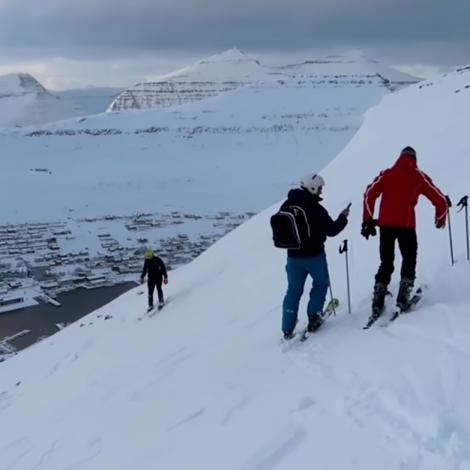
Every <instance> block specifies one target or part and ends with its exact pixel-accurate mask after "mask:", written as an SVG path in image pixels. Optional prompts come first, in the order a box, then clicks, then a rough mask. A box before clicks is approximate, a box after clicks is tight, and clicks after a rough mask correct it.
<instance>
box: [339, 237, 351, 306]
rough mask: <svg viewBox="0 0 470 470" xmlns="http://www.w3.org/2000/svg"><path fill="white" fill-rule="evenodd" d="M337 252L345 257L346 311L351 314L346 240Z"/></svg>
mask: <svg viewBox="0 0 470 470" xmlns="http://www.w3.org/2000/svg"><path fill="white" fill-rule="evenodd" d="M339 253H340V254H341V255H342V254H343V253H344V254H345V257H346V285H347V288H348V311H349V315H351V290H350V287H349V261H348V240H344V241H343V243H342V244H341V245H340V247H339Z"/></svg>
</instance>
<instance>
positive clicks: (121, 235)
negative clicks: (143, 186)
mask: <svg viewBox="0 0 470 470" xmlns="http://www.w3.org/2000/svg"><path fill="white" fill-rule="evenodd" d="M253 215H255V214H254V213H251V212H248V213H242V214H234V213H231V212H217V213H215V214H206V215H196V214H184V213H181V212H178V211H173V212H171V213H168V214H159V213H155V214H137V215H134V216H114V215H109V216H105V217H101V218H87V219H72V218H70V219H68V220H67V221H64V222H41V223H40V222H36V223H24V224H4V225H0V317H1V315H2V314H4V313H7V312H10V313H12V314H15V310H20V309H21V310H23V311H24V309H27V308H28V307H33V306H36V305H38V304H40V303H48V304H51V305H52V306H54V307H58V308H59V307H61V306H62V305H61V303H60V302H59V301H58V299H57V296H58V295H59V294H61V293H64V292H70V291H73V290H75V289H80V288H81V289H87V290H91V289H98V288H104V287H111V286H116V285H119V284H125V283H129V282H135V283H136V284H137V283H138V281H139V278H140V274H141V271H142V267H143V261H144V252H145V250H147V249H149V248H152V249H154V250H155V251H156V253H157V254H158V255H159V256H161V257H162V258H163V260H164V261H165V263H166V265H167V268H168V270H169V271H171V270H172V269H175V268H177V267H178V266H182V265H184V264H187V263H189V262H191V261H192V260H193V259H195V258H196V257H197V256H199V255H200V254H201V253H203V252H204V251H205V250H206V249H207V248H209V247H210V246H211V245H212V244H213V243H215V242H216V241H217V240H218V239H220V238H221V237H222V236H224V235H225V234H227V233H228V232H230V231H231V230H233V229H234V228H235V227H237V226H239V225H240V224H241V223H243V222H245V221H246V220H248V219H249V218H251V217H252V216H253ZM64 307H65V308H66V307H67V306H66V305H64ZM68 324H69V322H66V321H64V322H62V321H61V322H59V323H57V324H56V325H55V326H56V328H57V331H58V330H60V329H62V328H64V327H66V326H67V325H68ZM0 333H1V332H0ZM29 333H30V331H29V330H28V329H21V330H18V331H17V332H15V333H14V334H12V335H7V336H5V335H4V334H3V335H2V334H0V362H2V361H4V360H6V359H8V358H9V357H12V356H14V355H15V354H16V353H17V347H16V345H15V342H18V340H20V341H21V340H22V339H21V338H24V337H25V336H28V335H29ZM38 340H39V339H38Z"/></svg>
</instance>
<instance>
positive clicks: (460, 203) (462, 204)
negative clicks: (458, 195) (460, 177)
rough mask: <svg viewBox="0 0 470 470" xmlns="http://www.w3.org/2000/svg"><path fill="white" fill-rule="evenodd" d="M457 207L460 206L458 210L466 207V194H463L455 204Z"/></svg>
mask: <svg viewBox="0 0 470 470" xmlns="http://www.w3.org/2000/svg"><path fill="white" fill-rule="evenodd" d="M457 207H460V209H459V212H460V211H461V210H462V209H464V208H465V207H468V196H464V197H463V198H462V199H460V201H459V202H458V204H457Z"/></svg>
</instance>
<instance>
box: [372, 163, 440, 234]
mask: <svg viewBox="0 0 470 470" xmlns="http://www.w3.org/2000/svg"><path fill="white" fill-rule="evenodd" d="M420 195H423V196H426V197H427V198H428V199H429V200H430V201H431V203H432V204H433V205H434V207H435V208H436V221H441V222H445V220H446V215H447V212H448V210H449V209H448V206H447V200H446V198H445V196H444V194H442V192H441V191H440V190H439V189H438V188H437V187H436V186H434V183H433V182H432V180H431V178H429V176H428V175H426V174H425V173H423V172H422V171H421V170H419V169H418V166H417V164H416V160H415V159H414V158H413V157H412V156H411V155H407V154H402V155H400V157H399V158H398V160H397V161H396V162H395V164H394V165H393V166H392V167H391V168H388V169H386V170H384V171H382V172H381V173H380V174H379V175H378V176H377V177H376V178H375V179H374V181H373V182H372V183H371V184H370V185H369V186H367V189H366V192H365V194H364V212H363V221H364V222H365V221H367V220H369V219H372V218H373V217H374V207H375V201H376V200H377V198H378V197H379V196H382V201H381V203H380V211H379V219H378V225H379V226H382V225H392V226H398V227H411V228H416V217H415V206H416V204H417V202H418V198H419V196H420Z"/></svg>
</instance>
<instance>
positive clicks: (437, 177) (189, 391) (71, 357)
mask: <svg viewBox="0 0 470 470" xmlns="http://www.w3.org/2000/svg"><path fill="white" fill-rule="evenodd" d="M469 119H470V70H462V71H461V72H457V73H452V74H449V75H448V76H445V77H439V78H436V79H434V80H430V81H426V82H423V83H422V84H420V85H414V86H412V87H410V88H407V89H406V90H403V91H401V92H399V93H397V94H394V95H390V96H387V97H385V98H384V100H383V102H382V103H381V104H380V105H379V106H377V107H375V108H373V109H371V110H370V111H369V112H368V113H367V117H366V121H365V123H364V125H363V126H362V127H361V129H360V130H359V132H358V133H357V134H356V135H355V137H354V138H353V139H352V141H351V142H350V144H349V145H348V146H347V147H346V149H344V150H343V151H342V152H341V154H340V155H339V156H338V157H337V158H336V159H335V160H334V161H333V162H332V163H330V164H329V165H328V166H327V167H326V168H325V169H324V170H323V171H322V175H323V176H324V178H325V180H326V186H325V191H324V198H325V200H324V204H325V206H326V207H327V209H328V210H329V211H330V213H331V214H332V215H333V216H335V215H336V214H337V213H339V212H340V211H341V210H342V209H343V208H344V207H345V205H346V204H347V203H348V202H350V201H351V202H352V212H351V217H350V223H349V225H348V227H347V228H346V230H345V232H343V233H342V234H341V235H340V236H338V237H337V238H335V239H330V240H329V241H328V245H327V246H328V250H327V251H328V259H329V266H330V273H331V278H332V282H333V290H334V293H335V295H336V296H337V297H339V299H340V300H341V301H342V306H341V307H340V308H339V309H338V310H337V316H335V317H330V319H329V320H328V321H327V323H325V325H324V326H323V328H322V329H321V330H320V331H319V332H318V333H316V334H315V335H314V336H313V337H312V338H310V339H309V340H308V341H307V342H306V343H304V344H303V345H293V346H292V347H287V348H282V347H280V345H279V338H280V316H281V303H282V299H283V296H284V292H285V286H286V280H285V272H284V264H285V253H283V252H282V251H280V250H276V249H275V248H273V246H272V243H271V232H270V227H269V217H270V216H271V214H272V213H273V212H274V211H275V210H276V209H277V207H278V206H279V204H275V205H274V206H272V207H270V208H268V209H266V210H265V211H264V212H263V213H261V214H260V215H258V216H257V217H255V218H253V219H251V220H250V221H248V222H246V223H245V224H244V225H242V226H241V227H240V228H238V229H236V230H235V231H233V232H231V233H230V234H229V235H227V236H226V237H224V238H223V239H222V240H221V241H219V242H218V243H217V244H216V245H214V246H213V247H212V248H211V249H209V250H208V251H206V252H205V253H204V254H202V255H201V256H200V257H199V258H198V259H196V260H195V261H194V262H193V263H191V264H189V265H187V266H185V267H183V268H181V269H179V270H177V271H175V272H173V273H172V274H171V276H170V283H169V285H168V286H167V287H165V291H166V294H167V295H170V296H171V300H170V302H169V304H168V305H167V306H166V307H165V308H164V310H162V312H161V313H160V314H158V315H156V316H154V317H153V318H148V319H144V320H142V321H138V320H137V317H138V316H139V315H140V314H141V313H142V312H143V311H144V308H145V298H144V296H142V297H141V296H138V295H137V294H138V292H139V291H141V290H142V288H140V287H139V288H136V289H135V290H134V291H131V292H130V293H128V294H125V295H124V296H122V297H121V298H120V299H117V300H116V301H114V302H112V303H111V304H109V305H108V306H106V307H104V308H102V309H101V310H99V311H97V312H95V313H94V314H91V315H89V316H88V317H87V319H86V320H87V321H86V322H84V325H83V326H82V327H80V325H72V326H70V327H68V328H66V329H64V330H62V331H61V332H59V333H58V334H56V335H55V336H54V337H52V338H51V339H49V340H46V341H43V342H41V343H39V344H38V345H36V346H34V347H32V348H30V349H28V350H26V351H24V352H22V353H21V354H20V355H18V356H16V357H14V358H12V359H10V360H8V361H6V362H4V363H2V364H0V416H1V421H2V427H1V428H0V442H1V444H0V452H1V456H2V459H1V463H0V468H1V469H2V470H4V469H5V470H6V469H13V470H23V469H25V470H26V469H30V468H37V467H39V466H43V467H45V468H47V469H48V470H63V469H65V468H82V469H84V470H102V469H103V468H113V469H122V470H127V469H130V468H138V469H139V470H153V469H155V468H164V469H165V470H181V469H183V468H191V469H193V470H207V469H212V468H214V469H224V470H255V469H256V470H274V469H276V470H284V469H285V470H290V469H292V468H296V469H302V470H303V469H309V468H312V465H314V466H316V467H317V468H321V469H322V470H323V469H324V470H330V469H331V470H333V469H334V470H336V469H341V470H349V469H351V470H352V469H355V468H359V469H361V470H377V469H380V470H396V469H410V470H411V469H413V470H430V469H432V470H449V469H455V470H467V469H469V468H470V452H469V450H468V442H469V436H470V408H469V407H468V390H469V389H470V361H469V352H470V318H469V316H468V308H469V304H470V297H469V294H468V293H469V292H470V290H469V287H470V281H469V279H470V264H469V263H467V261H466V257H465V232H464V219H463V215H462V214H457V213H456V210H455V209H454V208H453V209H452V211H451V217H452V228H453V234H454V244H455V245H454V249H455V255H456V258H457V263H456V265H455V266H454V267H451V266H450V260H449V245H448V233H447V230H437V229H435V227H434V223H433V222H434V210H433V208H432V206H431V205H430V204H429V203H428V202H427V201H425V200H421V201H420V204H419V208H418V210H417V224H418V236H419V260H418V279H419V282H421V283H426V284H427V285H428V289H427V290H426V294H425V297H424V299H423V303H422V306H421V308H420V309H419V310H417V311H416V312H413V313H411V314H409V315H406V316H403V317H402V318H399V319H398V320H397V321H396V323H395V324H393V325H392V326H390V327H389V328H386V329H381V328H379V327H377V328H372V329H370V330H368V331H364V330H362V329H361V327H362V325H363V324H364V323H365V321H366V319H367V317H368V315H369V313H370V297H371V289H372V285H373V276H374V274H375V271H376V268H377V263H378V239H377V238H378V237H375V238H372V239H370V240H368V241H366V240H364V239H363V238H362V237H361V236H360V235H359V232H360V223H361V211H362V196H363V193H364V190H365V187H366V185H367V184H368V183H369V182H370V181H371V180H372V179H373V178H374V177H375V176H376V174H377V173H378V172H379V171H380V170H381V169H383V168H385V167H388V166H390V165H392V164H393V163H394V161H395V160H396V158H397V156H398V154H399V152H400V150H401V149H402V148H403V147H404V146H406V145H413V146H414V147H415V148H416V150H417V152H418V163H419V166H420V168H421V169H422V170H423V171H425V172H427V173H429V175H431V177H432V178H433V179H434V182H435V183H436V184H437V185H438V186H439V187H440V188H441V189H442V190H443V191H444V192H445V193H449V195H450V197H451V198H452V199H453V200H454V202H455V201H457V199H458V198H460V197H461V196H463V195H464V194H467V193H468V192H469V190H470V188H469V184H468V180H467V178H466V176H465V170H468V168H467V167H468V163H466V162H467V161H468V158H467V155H468V150H469V145H468V140H467V122H468V121H469ZM344 238H347V239H348V240H349V243H350V252H349V264H350V270H351V282H352V306H353V312H352V315H348V313H347V302H346V283H345V277H346V276H345V271H344V266H345V259H344V255H340V254H339V253H338V245H339V244H340V242H341V241H342V240H343V239H344ZM390 287H391V289H392V291H393V293H396V288H397V273H396V275H395V277H394V281H393V285H391V286H390ZM305 297H307V295H306V296H305ZM306 301H307V299H306V298H304V299H303V302H302V305H301V313H300V315H301V316H300V319H301V323H300V325H299V326H302V324H304V323H305V320H306V318H305V313H304V312H305V308H306ZM108 314H109V315H111V316H112V318H111V319H109V320H107V321H104V316H105V315H108Z"/></svg>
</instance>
